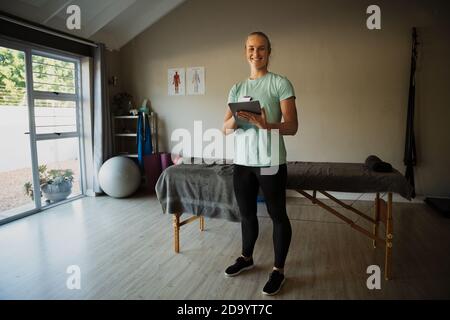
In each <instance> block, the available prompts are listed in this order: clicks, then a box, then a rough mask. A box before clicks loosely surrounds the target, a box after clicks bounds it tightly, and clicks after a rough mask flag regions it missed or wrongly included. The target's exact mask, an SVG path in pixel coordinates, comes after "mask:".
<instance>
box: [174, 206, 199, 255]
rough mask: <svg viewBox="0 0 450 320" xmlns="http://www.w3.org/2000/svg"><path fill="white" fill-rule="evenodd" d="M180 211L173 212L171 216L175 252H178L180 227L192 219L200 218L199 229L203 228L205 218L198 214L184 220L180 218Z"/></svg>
mask: <svg viewBox="0 0 450 320" xmlns="http://www.w3.org/2000/svg"><path fill="white" fill-rule="evenodd" d="M180 217H181V213H174V214H173V217H172V224H173V233H174V234H173V239H174V249H175V252H176V253H179V252H180V228H181V226H183V225H185V224H188V223H190V222H192V221H194V220H197V219H199V220H200V231H204V230H205V218H204V217H200V216H192V217H190V218H188V219H186V220H184V221H181V220H180Z"/></svg>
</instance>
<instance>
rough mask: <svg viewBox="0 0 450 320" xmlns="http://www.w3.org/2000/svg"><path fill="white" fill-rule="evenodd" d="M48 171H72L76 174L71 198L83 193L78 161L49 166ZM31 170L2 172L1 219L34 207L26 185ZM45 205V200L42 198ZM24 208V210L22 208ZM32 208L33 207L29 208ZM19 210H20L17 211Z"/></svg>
mask: <svg viewBox="0 0 450 320" xmlns="http://www.w3.org/2000/svg"><path fill="white" fill-rule="evenodd" d="M47 168H48V169H71V170H72V171H73V172H74V180H73V187H72V193H71V195H70V197H72V196H74V195H78V194H80V193H81V191H80V190H81V189H80V166H79V161H78V160H67V161H61V162H58V163H49V164H47ZM31 179H32V178H31V169H30V168H23V169H16V170H10V171H5V172H0V219H2V218H6V217H8V216H10V215H11V214H12V213H19V212H18V211H25V210H29V209H32V208H33V207H34V205H33V203H32V201H31V199H30V197H29V196H27V195H26V194H25V189H24V184H25V183H26V182H27V181H31ZM42 202H43V203H42V204H43V206H44V205H45V199H44V198H42ZM23 206H24V210H20V207H23ZM29 206H31V207H29ZM18 208H19V210H17V209H18Z"/></svg>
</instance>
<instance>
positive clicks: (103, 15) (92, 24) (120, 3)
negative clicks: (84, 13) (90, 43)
mask: <svg viewBox="0 0 450 320" xmlns="http://www.w3.org/2000/svg"><path fill="white" fill-rule="evenodd" d="M135 2H136V0H115V1H114V2H113V3H111V4H109V5H108V7H107V8H106V9H105V10H102V11H101V12H100V13H99V14H97V15H96V16H95V17H94V18H92V19H90V21H88V22H87V23H86V26H85V28H84V30H82V33H83V37H85V38H90V37H91V36H92V35H93V34H94V33H96V32H98V31H99V30H100V29H101V28H103V27H104V26H106V25H107V24H108V23H109V22H111V21H112V20H114V18H115V17H117V16H118V15H120V14H121V13H122V12H123V11H125V10H126V9H127V8H128V7H130V6H131V5H132V4H134V3H135Z"/></svg>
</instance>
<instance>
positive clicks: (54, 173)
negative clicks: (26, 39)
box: [31, 51, 82, 206]
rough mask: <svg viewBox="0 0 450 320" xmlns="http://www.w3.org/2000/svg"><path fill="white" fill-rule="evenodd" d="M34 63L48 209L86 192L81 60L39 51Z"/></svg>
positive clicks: (36, 112)
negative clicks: (80, 86)
mask: <svg viewBox="0 0 450 320" xmlns="http://www.w3.org/2000/svg"><path fill="white" fill-rule="evenodd" d="M31 61H32V69H31V70H32V83H33V90H32V98H33V99H32V100H33V101H32V104H33V106H32V108H33V110H34V112H33V120H34V129H35V140H36V152H37V160H38V168H39V169H38V170H39V175H40V179H41V192H42V202H41V206H47V205H51V204H54V203H56V202H59V201H62V200H66V199H70V198H71V197H75V196H78V195H80V194H81V193H82V190H81V186H82V181H81V180H82V179H81V177H82V175H81V170H80V168H81V165H80V164H81V161H80V158H81V157H80V155H81V154H80V144H79V141H80V130H79V128H80V125H79V124H80V121H79V119H80V113H79V110H80V108H79V105H78V101H79V85H78V79H79V76H78V71H79V61H77V60H76V59H71V58H67V57H62V56H56V55H52V54H49V53H45V52H39V51H32V55H31ZM42 180H43V183H42Z"/></svg>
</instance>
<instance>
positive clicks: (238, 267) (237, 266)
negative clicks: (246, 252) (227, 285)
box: [225, 257, 253, 277]
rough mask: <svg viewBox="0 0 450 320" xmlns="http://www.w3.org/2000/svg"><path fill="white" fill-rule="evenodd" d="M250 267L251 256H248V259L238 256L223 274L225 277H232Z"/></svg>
mask: <svg viewBox="0 0 450 320" xmlns="http://www.w3.org/2000/svg"><path fill="white" fill-rule="evenodd" d="M251 268H253V258H250V260H245V259H244V257H239V258H237V259H236V262H235V263H234V264H233V265H231V266H229V267H228V268H227V269H226V270H225V275H226V276H227V277H234V276H237V275H238V274H239V273H241V272H242V271H245V270H250V269H251Z"/></svg>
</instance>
